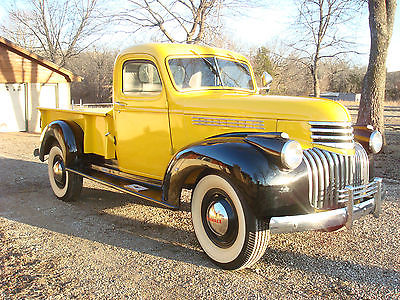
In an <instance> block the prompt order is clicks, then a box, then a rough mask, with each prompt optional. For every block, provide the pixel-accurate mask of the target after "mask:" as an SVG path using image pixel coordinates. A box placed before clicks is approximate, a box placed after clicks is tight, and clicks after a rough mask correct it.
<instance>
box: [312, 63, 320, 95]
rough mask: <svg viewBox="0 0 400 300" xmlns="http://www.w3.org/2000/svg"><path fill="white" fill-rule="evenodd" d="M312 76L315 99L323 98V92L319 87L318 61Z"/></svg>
mask: <svg viewBox="0 0 400 300" xmlns="http://www.w3.org/2000/svg"><path fill="white" fill-rule="evenodd" d="M311 74H312V78H313V87H314V97H318V98H319V97H320V96H321V90H320V87H319V78H318V61H314V65H313V67H312V70H311Z"/></svg>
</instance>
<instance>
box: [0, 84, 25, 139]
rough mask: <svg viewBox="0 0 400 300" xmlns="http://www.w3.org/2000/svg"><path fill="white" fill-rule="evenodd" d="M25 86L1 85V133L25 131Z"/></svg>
mask: <svg viewBox="0 0 400 300" xmlns="http://www.w3.org/2000/svg"><path fill="white" fill-rule="evenodd" d="M25 119H26V118H25V85H23V84H4V83H0V131H1V132H13V131H14V132H15V131H25Z"/></svg>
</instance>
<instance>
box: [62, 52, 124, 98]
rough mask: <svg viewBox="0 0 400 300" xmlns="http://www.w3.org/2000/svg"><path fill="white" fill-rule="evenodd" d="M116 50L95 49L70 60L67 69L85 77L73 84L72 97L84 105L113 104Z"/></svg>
mask: <svg viewBox="0 0 400 300" xmlns="http://www.w3.org/2000/svg"><path fill="white" fill-rule="evenodd" d="M116 55H117V51H116V50H110V49H104V48H100V49H97V48H94V49H91V50H90V51H85V52H83V53H81V54H79V55H78V56H75V57H73V58H71V59H70V60H68V63H67V65H66V66H67V67H68V69H70V70H71V71H73V72H75V73H77V74H80V75H81V76H82V77H83V80H82V82H78V83H72V85H71V97H72V99H74V100H75V101H76V102H77V101H79V100H80V99H82V101H83V103H96V102H97V103H106V102H112V99H111V95H112V81H113V78H112V77H113V66H114V60H115V57H116Z"/></svg>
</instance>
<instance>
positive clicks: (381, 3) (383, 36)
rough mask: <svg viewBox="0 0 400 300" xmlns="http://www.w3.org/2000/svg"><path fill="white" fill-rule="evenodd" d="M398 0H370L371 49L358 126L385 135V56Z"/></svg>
mask: <svg viewBox="0 0 400 300" xmlns="http://www.w3.org/2000/svg"><path fill="white" fill-rule="evenodd" d="M396 5H397V4H396V0H369V1H368V8H369V27H370V32H371V49H370V53H369V63H368V69H367V73H366V74H365V77H364V81H363V88H362V93H361V101H360V108H359V110H358V117H357V124H359V125H366V124H370V125H372V126H374V127H375V128H377V129H378V130H379V131H380V132H381V133H382V134H383V133H384V129H385V127H384V117H383V109H384V99H385V83H386V57H387V51H388V47H389V43H390V39H391V37H392V31H393V24H394V15H395V11H396Z"/></svg>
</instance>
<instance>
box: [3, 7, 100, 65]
mask: <svg viewBox="0 0 400 300" xmlns="http://www.w3.org/2000/svg"><path fill="white" fill-rule="evenodd" d="M98 2H99V0H24V1H23V2H22V1H18V6H17V3H16V2H14V3H13V4H12V5H11V6H10V7H9V8H8V24H6V25H3V26H1V31H2V32H3V34H4V35H5V36H6V37H7V38H9V39H10V40H13V41H14V42H16V43H18V44H21V46H23V47H27V48H28V49H31V50H33V51H36V52H38V53H39V54H41V55H42V56H44V57H46V58H48V59H49V60H51V61H53V62H55V63H57V64H59V65H61V66H63V65H65V63H66V61H67V60H68V59H69V58H71V57H74V56H76V55H78V54H79V53H81V52H82V51H83V50H85V49H86V48H87V47H89V46H90V45H91V44H93V43H94V42H95V41H96V39H97V38H98V33H99V27H100V26H101V23H102V20H101V19H100V16H101V13H100V11H99V10H98ZM20 7H23V9H22V8H20Z"/></svg>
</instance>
